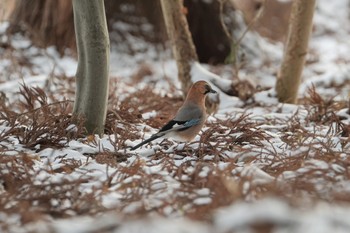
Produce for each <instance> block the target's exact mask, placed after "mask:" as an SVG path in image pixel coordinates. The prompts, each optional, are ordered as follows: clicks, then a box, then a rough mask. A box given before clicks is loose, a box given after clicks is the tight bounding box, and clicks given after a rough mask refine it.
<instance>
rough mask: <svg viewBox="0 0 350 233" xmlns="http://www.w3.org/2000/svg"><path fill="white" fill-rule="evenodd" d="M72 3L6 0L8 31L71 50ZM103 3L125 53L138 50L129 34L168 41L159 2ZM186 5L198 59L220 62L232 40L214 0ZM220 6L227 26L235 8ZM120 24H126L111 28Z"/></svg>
mask: <svg viewBox="0 0 350 233" xmlns="http://www.w3.org/2000/svg"><path fill="white" fill-rule="evenodd" d="M13 1H14V2H13ZM0 2H1V1H0ZM71 2H72V1H71V0H55V1H52V0H50V1H47V0H26V1H23V0H10V1H9V2H8V4H6V12H7V14H10V13H9V12H12V13H11V14H10V15H11V16H12V17H10V22H11V25H10V28H11V31H18V30H19V29H20V30H22V31H24V32H25V33H26V34H27V35H29V36H30V37H31V40H32V42H33V43H34V44H35V45H36V46H39V47H47V46H55V47H56V48H57V50H58V51H59V52H60V53H61V54H62V55H63V53H64V51H66V48H71V49H72V51H75V50H76V48H75V35H74V27H73V9H72V3H71ZM104 2H105V8H106V18H107V22H108V26H109V32H110V40H111V43H112V44H117V45H120V46H123V51H127V52H129V53H130V54H132V53H135V52H140V51H134V50H133V46H132V45H130V42H129V41H128V39H127V35H128V34H130V35H132V36H135V37H138V38H141V39H144V40H145V41H147V42H151V43H153V44H155V45H159V44H163V43H164V41H166V40H167V35H166V30H165V26H164V20H163V18H162V17H163V16H162V9H161V6H160V0H150V1H144V0H136V1H135V0H119V1H115V0H105V1H104ZM1 3H2V2H1ZM1 3H0V4H1ZM9 3H11V4H9ZM13 5H14V6H13ZM185 7H187V8H188V13H187V14H186V17H187V20H188V24H189V28H190V31H191V34H192V37H193V42H194V44H195V46H196V49H197V53H198V57H199V60H200V62H204V63H223V62H224V60H225V58H226V57H227V55H228V54H229V52H230V41H229V39H228V38H227V37H226V35H225V33H224V31H223V28H222V27H221V25H220V21H219V18H220V16H219V13H220V12H219V3H218V1H197V0H186V1H185ZM224 9H225V11H224V14H225V17H226V19H227V20H225V22H226V24H228V25H234V18H233V17H229V15H232V12H233V11H234V9H233V7H232V6H231V4H229V1H227V3H226V4H225V8H224ZM0 13H1V12H0ZM121 23H122V24H123V25H129V26H128V27H118V26H115V25H117V24H119V25H120V24H121ZM149 26H151V27H149ZM145 28H147V30H145Z"/></svg>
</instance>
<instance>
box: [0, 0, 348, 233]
mask: <svg viewBox="0 0 350 233" xmlns="http://www.w3.org/2000/svg"><path fill="white" fill-rule="evenodd" d="M349 4H350V3H349V1H348V0H338V1H334V2H331V3H330V2H329V1H325V0H322V1H319V2H318V7H317V11H316V15H315V29H314V32H313V37H312V40H311V42H310V51H311V53H310V55H309V57H308V61H309V62H308V63H307V65H306V67H305V70H304V75H303V83H302V85H301V87H300V92H299V96H300V98H306V97H308V95H309V94H310V91H309V90H310V88H311V87H312V86H314V87H315V90H316V91H317V93H319V95H320V96H321V97H324V98H325V99H328V98H329V97H334V100H336V101H337V102H336V103H337V104H338V105H340V106H342V107H338V108H335V107H334V106H333V107H334V108H331V107H329V108H331V110H332V111H327V108H326V107H325V106H320V105H317V106H313V105H310V104H307V105H290V104H279V103H278V101H277V100H276V98H275V97H274V91H273V85H274V74H275V72H276V70H277V69H278V66H279V61H280V59H281V56H282V46H281V45H273V44H269V43H268V42H266V41H264V40H262V39H259V40H258V43H259V49H258V51H260V52H261V53H262V54H265V55H264V56H263V57H264V59H270V60H271V61H273V62H272V64H271V65H270V66H264V65H263V64H264V62H261V61H251V63H250V66H249V65H248V67H247V68H246V69H243V70H241V71H240V77H241V78H246V77H247V78H249V79H253V81H254V82H255V83H256V84H257V85H261V86H263V87H265V88H266V87H268V88H269V89H268V90H266V91H261V92H258V93H256V94H255V95H254V96H253V98H252V100H248V101H247V102H244V101H241V100H239V99H238V98H237V97H232V96H227V95H225V94H223V93H220V99H221V104H220V107H219V111H218V112H217V113H216V114H215V115H213V116H210V117H209V118H208V124H207V125H206V127H205V128H204V129H203V132H202V134H201V135H200V136H197V138H196V140H195V142H193V143H190V144H188V145H184V144H181V143H180V144H178V143H176V142H172V141H170V142H166V145H165V146H164V145H159V142H160V141H155V142H154V143H151V146H144V147H142V148H141V149H138V150H137V151H136V152H130V151H128V148H126V147H125V146H132V145H135V144H136V143H138V142H140V140H141V139H142V138H144V137H145V138H146V137H148V136H150V135H151V134H152V133H154V132H156V131H157V129H156V128H152V127H150V126H147V125H146V124H145V123H144V122H140V123H137V124H136V125H135V127H136V128H137V129H139V130H140V132H139V133H138V134H137V135H134V136H135V138H134V139H126V140H125V143H124V146H123V147H120V146H116V141H118V140H119V137H120V135H119V134H116V135H104V136H103V137H101V138H99V137H98V136H95V137H92V138H91V137H90V138H80V139H74V140H70V141H69V142H68V145H67V146H66V147H63V148H61V149H55V148H45V149H42V148H40V145H37V146H36V147H35V149H28V148H25V147H24V146H23V145H22V144H21V141H20V139H19V138H16V137H14V136H10V137H9V138H8V139H7V140H6V141H5V140H4V141H0V145H1V147H2V148H5V149H4V151H3V152H1V153H2V155H1V156H3V158H8V157H10V156H16V155H19V154H20V153H23V152H24V153H26V154H28V155H29V157H30V158H32V159H33V166H32V168H31V169H27V170H26V169H25V168H26V167H25V166H23V167H22V166H20V165H18V167H16V166H17V165H16V166H14V165H13V164H15V163H14V162H11V161H10V160H2V161H7V162H6V163H5V162H4V163H2V164H0V165H1V170H2V173H1V176H3V177H2V178H1V179H5V178H4V177H5V175H6V174H8V173H12V172H13V173H14V172H18V173H16V174H22V175H23V176H22V175H21V177H20V178H19V179H20V180H22V179H25V177H26V176H25V175H26V174H29V175H32V178H31V179H32V180H30V182H32V183H33V185H37V187H38V190H36V192H33V193H31V192H26V189H29V186H26V185H24V186H23V187H21V189H19V190H20V192H19V193H16V194H15V196H16V199H14V200H12V199H9V202H8V203H5V204H4V200H5V199H3V201H1V206H2V207H3V208H4V209H3V210H0V227H1V228H0V229H2V230H4V231H5V230H8V231H10V232H59V233H60V232H148V233H149V232H174V233H175V232H189V233H192V232H193V233H195V232H223V233H224V232H255V231H254V230H256V232H317V233H319V232H325V233H326V232H348V231H349V229H350V219H349V217H348V216H349V214H350V202H349V200H350V199H349V198H348V197H349V196H350V180H349V178H350V176H349V174H350V145H349V131H346V129H347V130H350V129H349V125H350V115H349V112H347V109H346V105H344V104H343V105H341V103H344V101H348V99H349V93H350V85H349V84H350V67H349V63H350V56H349V54H350V28H349V27H345V26H344V25H348V24H349ZM334 12H337V13H336V14H335V13H334ZM5 28H6V25H5V24H2V25H1V27H0V31H1V34H3V31H4V30H5ZM250 36H253V35H250ZM4 37H5V36H2V38H1V40H2V41H4V40H5V39H6V38H4ZM30 44H31V43H30V41H29V40H27V39H25V38H23V37H21V36H15V37H14V38H12V46H13V47H14V48H15V50H14V51H13V53H12V54H5V53H4V56H3V57H1V59H0V68H1V70H2V74H1V77H0V79H1V83H0V92H1V93H4V94H5V96H6V98H7V99H8V101H9V102H10V103H13V102H15V101H16V100H18V98H19V97H18V91H19V84H20V83H25V84H26V85H28V86H31V87H35V86H39V87H41V88H44V90H47V91H51V92H53V95H55V90H56V89H55V88H57V90H58V87H56V86H55V85H54V84H52V82H54V81H53V80H54V79H52V76H60V75H64V76H66V77H67V80H68V81H67V82H69V80H72V79H73V76H74V73H75V70H76V65H77V62H76V60H75V59H73V58H71V57H68V56H67V57H63V58H59V56H58V54H57V52H56V51H55V50H54V49H53V48H48V49H46V50H42V49H37V48H34V47H31V46H30ZM150 50H151V52H150V54H151V55H149V56H150V57H154V54H155V52H154V51H152V48H150ZM164 54H167V53H164ZM21 56H24V57H29V58H30V59H31V62H32V63H33V67H31V68H30V69H29V68H26V67H23V68H22V67H20V66H19V65H18V64H14V60H16V59H19V58H20V57H21ZM123 56H125V59H124V57H123ZM138 56H141V55H138ZM145 57H147V56H146V55H145ZM257 59H260V57H258V58H257ZM120 60H122V61H123V62H122V63H121V62H120ZM143 60H144V61H147V63H146V64H147V66H149V67H150V68H151V70H152V73H151V74H150V75H147V76H145V77H144V78H143V79H142V80H141V82H139V83H137V84H136V85H132V80H131V79H132V78H131V77H132V76H133V74H134V73H135V67H136V66H135V64H133V63H132V62H133V60H132V58H131V57H130V56H128V55H124V54H120V53H118V51H114V53H112V62H111V77H112V80H114V81H116V82H117V86H116V89H115V90H114V91H115V92H116V93H118V95H119V98H120V100H123V99H125V98H127V95H128V94H130V93H136V92H137V91H140V90H143V88H144V87H146V86H152V88H153V89H154V92H155V93H157V94H158V95H160V96H166V95H169V96H178V95H179V93H180V91H179V85H178V84H177V82H176V77H177V70H176V64H175V62H174V61H173V60H172V59H171V58H170V57H169V55H162V56H161V58H160V59H159V60H147V59H143ZM13 67H15V68H13ZM204 68H207V69H209V68H210V67H208V66H204ZM13 69H14V70H15V71H16V72H14V70H13ZM202 69H203V67H200V65H199V64H196V65H195V68H194V69H193V72H194V73H193V77H194V79H201V77H204V76H205V77H209V76H208V75H207V73H205V72H204V73H203V70H202ZM252 71H254V73H252ZM203 75H204V76H203ZM164 77H166V78H164ZM210 77H211V78H212V76H210ZM210 77H209V78H210ZM50 85H51V86H50ZM174 86H175V88H178V89H176V91H175V92H173V93H169V90H170V89H171V88H173V87H174ZM65 88H70V89H72V88H74V85H73V86H72V85H70V84H69V85H68V84H67V86H65ZM172 90H173V89H172ZM67 98H68V99H71V100H73V95H67V96H64V97H63V96H61V95H57V94H56V99H57V100H63V99H67ZM325 103H326V101H325ZM14 109H15V106H14ZM334 109H336V110H334ZM333 113H334V115H335V116H338V117H340V118H339V119H340V120H339V121H337V120H334V118H332V116H333ZM156 116H157V112H156V111H155V110H150V111H149V112H144V113H143V114H142V115H141V117H142V119H143V120H144V121H146V120H152V119H153V118H155V117H156ZM124 123H125V122H116V125H118V127H119V128H120V129H121V130H123V129H124V130H125V129H126V128H125V127H126V124H124ZM70 127H72V126H70ZM9 129H10V127H9V125H7V124H5V123H4V122H1V125H0V130H1V132H2V133H1V135H3V133H6V132H7V131H8V130H9ZM135 133H136V132H135ZM219 139H220V140H219ZM203 141H204V142H206V143H207V144H203ZM229 141H231V142H232V145H230V144H228V143H227V142H229ZM110 154H113V155H115V156H118V155H122V154H123V155H127V158H126V159H125V160H124V161H121V162H118V163H113V166H112V165H110V164H108V163H107V162H103V161H104V160H103V159H104V158H105V157H103V156H108V155H110ZM96 155H100V156H96ZM94 156H96V157H94ZM106 158H108V157H106ZM100 160H102V162H101V161H100ZM11 166H12V167H11ZM22 169H23V170H24V171H22ZM78 180H83V181H82V182H77V183H75V182H76V181H78ZM2 183H3V182H2ZM61 183H65V184H66V186H65V188H66V189H65V190H66V191H65V192H66V195H67V196H64V197H63V198H62V199H60V197H61V196H60V195H58V194H60V193H59V190H58V189H57V190H56V192H57V193H58V194H57V195H56V194H53V195H56V196H55V197H56V199H51V200H50V201H49V202H50V205H49V206H50V208H53V210H52V212H53V213H56V214H62V215H59V216H61V218H56V217H54V216H55V215H54V214H52V215H44V216H41V218H39V219H36V220H33V219H32V220H31V221H28V222H26V221H25V220H24V219H26V218H29V217H28V216H26V218H25V217H24V215H23V213H12V214H9V213H10V212H9V211H8V210H9V209H11V208H14V206H16V205H19V203H21V205H22V204H23V203H22V200H29V202H30V200H35V201H34V202H35V203H31V204H28V205H29V206H31V208H30V209H31V210H33V207H37V209H38V210H37V212H40V208H43V205H41V204H40V201H39V200H36V199H35V195H41V192H40V189H41V188H42V189H43V190H45V187H46V188H51V187H52V185H53V184H61ZM306 186H308V187H309V186H310V187H311V188H305V187H306ZM6 188H7V187H1V188H0V194H1V195H5V194H6V192H7V191H6ZM51 191H52V190H51ZM53 191H55V190H53ZM89 198H91V199H89ZM6 200H7V199H6ZM86 200H88V201H86ZM79 201H81V202H79ZM84 205H85V207H84ZM28 208H29V207H28ZM55 208H56V209H55ZM34 210H35V208H34ZM103 210H104V211H103ZM55 211H57V212H55ZM79 211H81V213H79ZM84 211H85V212H84ZM94 211H95V212H94ZM133 214H135V215H136V216H134V215H133ZM62 216H63V217H62ZM128 216H132V217H128ZM29 219H30V218H29ZM264 230H265V231H264Z"/></svg>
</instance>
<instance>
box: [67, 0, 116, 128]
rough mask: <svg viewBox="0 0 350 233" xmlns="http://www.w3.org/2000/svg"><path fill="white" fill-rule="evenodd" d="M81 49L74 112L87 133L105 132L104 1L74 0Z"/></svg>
mask: <svg viewBox="0 0 350 233" xmlns="http://www.w3.org/2000/svg"><path fill="white" fill-rule="evenodd" d="M73 12H74V26H75V34H76V41H77V49H78V68H77V73H76V83H77V84H76V85H77V87H76V97H75V103H74V113H75V114H77V115H81V116H83V117H84V118H85V128H86V129H87V132H88V133H98V134H102V133H103V131H104V123H105V119H106V112H107V98H108V76H109V55H110V54H109V53H110V46H109V35H108V30H107V22H106V15H105V7H104V1H103V0H93V1H85V0H73Z"/></svg>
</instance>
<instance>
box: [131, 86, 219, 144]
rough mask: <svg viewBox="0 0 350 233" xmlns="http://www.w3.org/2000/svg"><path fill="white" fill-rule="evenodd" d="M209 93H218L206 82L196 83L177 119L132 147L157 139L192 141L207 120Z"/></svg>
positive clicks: (178, 112) (176, 116)
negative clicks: (206, 105)
mask: <svg viewBox="0 0 350 233" xmlns="http://www.w3.org/2000/svg"><path fill="white" fill-rule="evenodd" d="M208 93H217V92H216V91H214V90H213V89H212V88H211V87H210V85H209V84H208V83H207V82H205V81H198V82H196V83H194V84H193V85H192V86H191V88H190V90H189V92H188V94H187V97H186V99H185V102H184V103H183V105H182V106H181V107H180V109H179V110H178V111H177V113H176V115H175V117H174V118H173V119H172V120H171V121H169V122H168V123H167V124H166V125H164V126H163V127H162V128H161V129H160V130H159V131H158V133H156V134H153V135H152V136H151V137H150V138H149V139H146V140H145V141H143V142H141V143H139V144H137V145H136V146H134V147H132V148H131V150H135V149H137V148H139V147H141V146H143V145H145V144H146V143H149V142H151V141H153V140H155V139H157V138H161V137H164V138H172V139H175V140H176V141H181V142H189V141H192V140H193V139H194V138H195V137H196V135H197V134H198V133H199V131H200V130H201V128H202V126H203V125H204V122H205V120H206V118H207V114H206V109H205V97H206V95H207V94H208Z"/></svg>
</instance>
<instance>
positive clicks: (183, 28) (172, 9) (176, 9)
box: [160, 0, 198, 95]
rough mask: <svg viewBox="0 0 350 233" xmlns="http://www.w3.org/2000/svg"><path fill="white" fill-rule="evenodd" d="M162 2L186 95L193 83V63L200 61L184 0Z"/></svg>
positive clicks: (162, 0) (163, 0)
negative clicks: (185, 12)
mask: <svg viewBox="0 0 350 233" xmlns="http://www.w3.org/2000/svg"><path fill="white" fill-rule="evenodd" d="M160 2H161V6H162V11H163V16H164V20H165V25H166V28H167V32H168V35H169V38H170V40H171V43H172V47H173V53H174V56H175V59H176V63H177V68H178V75H179V80H180V82H181V87H182V91H183V93H184V95H186V94H187V91H188V89H189V88H190V86H191V84H192V82H191V75H190V72H191V66H192V63H193V62H195V61H198V57H197V53H196V49H195V46H194V44H193V41H192V37H191V32H190V31H189V29H188V24H187V20H186V17H185V14H184V7H183V4H182V0H161V1H160Z"/></svg>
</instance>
